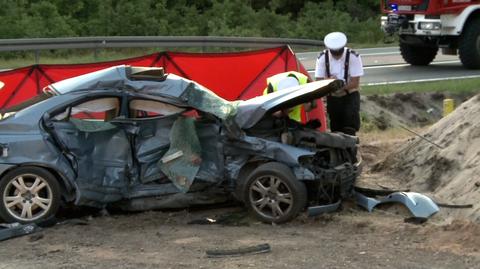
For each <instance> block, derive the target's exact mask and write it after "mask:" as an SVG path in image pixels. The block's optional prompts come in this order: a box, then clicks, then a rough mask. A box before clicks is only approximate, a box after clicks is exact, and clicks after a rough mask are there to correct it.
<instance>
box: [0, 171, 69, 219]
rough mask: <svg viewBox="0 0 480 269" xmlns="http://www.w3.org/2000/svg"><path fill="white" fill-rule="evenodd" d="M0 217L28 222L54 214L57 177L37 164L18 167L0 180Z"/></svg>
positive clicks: (56, 201) (57, 196) (58, 202)
mask: <svg viewBox="0 0 480 269" xmlns="http://www.w3.org/2000/svg"><path fill="white" fill-rule="evenodd" d="M0 193H1V195H2V201H1V203H0V217H1V218H2V219H4V220H5V221H7V222H20V223H31V222H38V221H40V220H44V219H47V218H49V217H51V216H53V215H55V214H56V213H57V211H58V208H59V205H60V187H59V185H58V182H57V180H56V178H55V177H54V176H53V175H52V174H51V173H50V172H48V171H47V170H45V169H43V168H39V167H20V168H17V169H15V170H13V171H10V172H8V173H7V174H6V175H5V176H4V177H3V178H2V179H1V181H0Z"/></svg>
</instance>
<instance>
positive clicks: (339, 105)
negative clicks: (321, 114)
mask: <svg viewBox="0 0 480 269" xmlns="http://www.w3.org/2000/svg"><path fill="white" fill-rule="evenodd" d="M327 112H328V117H329V119H330V130H331V131H332V132H342V133H345V134H348V135H355V133H356V132H357V131H358V130H359V129H360V93H359V92H358V91H357V92H353V93H350V94H347V95H344V96H341V97H335V96H327Z"/></svg>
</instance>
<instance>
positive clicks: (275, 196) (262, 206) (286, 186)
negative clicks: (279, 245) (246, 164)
mask: <svg viewBox="0 0 480 269" xmlns="http://www.w3.org/2000/svg"><path fill="white" fill-rule="evenodd" d="M245 191H246V193H245V204H246V205H247V206H248V208H249V209H250V211H251V212H252V213H253V214H254V215H255V217H257V218H258V219H259V220H261V221H263V222H266V223H272V222H274V223H283V222H286V221H289V220H291V219H293V218H295V217H296V216H297V215H298V213H300V211H301V210H303V209H304V207H305V205H306V203H307V189H306V187H305V184H303V183H302V182H300V181H299V180H298V179H297V178H295V175H294V174H293V172H292V170H291V169H290V168H289V167H287V166H286V165H284V164H281V163H276V162H271V163H266V164H262V165H260V166H259V167H258V168H257V169H255V170H254V171H253V172H252V173H251V174H250V176H249V178H248V179H247V184H246V189H245Z"/></svg>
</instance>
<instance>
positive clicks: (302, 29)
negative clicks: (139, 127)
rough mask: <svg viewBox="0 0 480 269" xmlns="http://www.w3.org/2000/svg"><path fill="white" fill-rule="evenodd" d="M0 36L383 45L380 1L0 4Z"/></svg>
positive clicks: (5, 0) (14, 0) (25, 0)
mask: <svg viewBox="0 0 480 269" xmlns="http://www.w3.org/2000/svg"><path fill="white" fill-rule="evenodd" d="M0 3H1V4H0V19H1V23H0V36H1V38H35V37H75V36H144V35H146V36H245V37H247V36H248V37H285V38H311V39H319V40H321V39H323V37H324V36H325V34H327V33H328V32H331V31H342V32H345V33H346V34H347V35H348V37H349V41H351V42H355V43H377V42H379V41H380V40H381V39H382V37H383V36H382V33H381V31H380V29H379V28H380V23H379V15H380V8H379V4H380V3H379V1H378V0H337V1H333V0H324V1H304V0H195V1H194V0H136V1H131V0H50V1H45V0H0Z"/></svg>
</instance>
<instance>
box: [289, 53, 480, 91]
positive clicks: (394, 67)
mask: <svg viewBox="0 0 480 269" xmlns="http://www.w3.org/2000/svg"><path fill="white" fill-rule="evenodd" d="M356 51H357V52H358V53H360V55H361V56H362V61H363V64H364V66H365V76H364V77H363V78H362V80H361V81H362V84H363V85H375V84H393V83H405V82H420V81H436V80H446V79H455V78H472V77H480V70H468V69H465V68H463V66H462V64H461V63H460V60H459V59H458V56H451V55H442V54H441V53H440V52H439V54H438V55H437V57H436V58H435V60H434V62H433V63H432V64H430V65H429V66H410V65H409V64H406V63H405V62H404V61H403V59H402V56H401V55H400V51H399V50H398V48H397V47H386V48H367V49H358V50H356ZM317 55H318V52H306V53H297V57H298V58H299V59H300V61H301V62H302V64H303V65H304V66H305V67H306V68H307V69H308V70H309V72H310V74H311V75H312V76H313V75H314V72H313V70H314V69H315V61H316V58H317Z"/></svg>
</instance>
